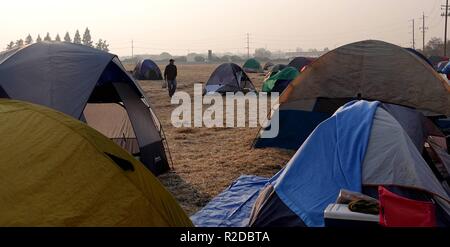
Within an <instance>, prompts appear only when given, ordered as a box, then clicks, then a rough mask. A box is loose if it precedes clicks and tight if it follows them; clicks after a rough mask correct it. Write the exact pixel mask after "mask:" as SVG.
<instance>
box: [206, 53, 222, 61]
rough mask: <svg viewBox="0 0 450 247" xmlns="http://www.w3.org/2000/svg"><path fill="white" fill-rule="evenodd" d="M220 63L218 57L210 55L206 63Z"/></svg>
mask: <svg viewBox="0 0 450 247" xmlns="http://www.w3.org/2000/svg"><path fill="white" fill-rule="evenodd" d="M220 61H221V60H220V58H219V57H218V56H216V55H212V56H211V60H210V61H208V62H220Z"/></svg>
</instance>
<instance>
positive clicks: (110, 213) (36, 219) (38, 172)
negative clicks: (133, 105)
mask: <svg viewBox="0 0 450 247" xmlns="http://www.w3.org/2000/svg"><path fill="white" fill-rule="evenodd" d="M0 121H1V124H0V136H1V141H0V226H192V222H191V221H190V220H189V218H188V216H187V215H186V214H185V212H184V211H183V210H182V209H181V207H180V206H179V205H178V203H177V202H176V201H175V199H174V198H173V197H172V196H171V195H170V193H169V192H168V191H166V190H165V189H164V187H163V186H162V185H161V184H160V182H159V181H158V180H157V179H156V178H155V177H154V176H153V175H152V174H151V173H150V172H149V171H148V169H146V168H145V167H144V166H143V165H142V164H141V163H140V162H139V161H137V160H136V159H135V158H133V157H132V156H131V155H130V154H128V152H126V151H125V150H123V149H122V148H120V147H119V146H117V145H116V144H114V143H113V142H112V141H110V140H109V139H108V138H106V137H104V136H103V135H102V134H100V133H99V132H97V131H96V130H94V129H92V128H90V127H89V126H87V125H85V124H83V123H81V122H79V121H77V120H74V119H72V118H70V117H68V116H66V115H64V114H62V113H59V112H56V111H53V110H50V109H48V108H45V107H42V106H37V105H33V104H28V103H23V102H19V101H13V100H0Z"/></svg>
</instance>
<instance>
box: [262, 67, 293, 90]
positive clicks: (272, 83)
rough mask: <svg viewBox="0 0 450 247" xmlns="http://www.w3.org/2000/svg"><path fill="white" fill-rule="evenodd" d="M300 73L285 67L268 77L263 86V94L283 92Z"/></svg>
mask: <svg viewBox="0 0 450 247" xmlns="http://www.w3.org/2000/svg"><path fill="white" fill-rule="evenodd" d="M299 74H300V73H299V72H298V70H297V69H296V68H293V67H286V68H284V69H283V70H281V71H280V72H278V73H276V74H274V75H272V76H270V77H269V78H268V79H267V80H266V81H265V82H264V84H263V87H262V91H263V92H279V93H281V92H283V90H284V89H285V88H286V87H287V85H289V83H290V82H291V81H292V80H294V79H295V78H296V77H297V76H298V75H299Z"/></svg>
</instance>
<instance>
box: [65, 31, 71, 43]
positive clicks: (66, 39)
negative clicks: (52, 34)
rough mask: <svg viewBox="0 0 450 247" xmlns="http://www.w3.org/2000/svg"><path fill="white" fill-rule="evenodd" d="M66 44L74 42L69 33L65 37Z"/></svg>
mask: <svg viewBox="0 0 450 247" xmlns="http://www.w3.org/2000/svg"><path fill="white" fill-rule="evenodd" d="M64 42H67V43H70V42H72V39H71V38H70V34H69V32H66V35H64Z"/></svg>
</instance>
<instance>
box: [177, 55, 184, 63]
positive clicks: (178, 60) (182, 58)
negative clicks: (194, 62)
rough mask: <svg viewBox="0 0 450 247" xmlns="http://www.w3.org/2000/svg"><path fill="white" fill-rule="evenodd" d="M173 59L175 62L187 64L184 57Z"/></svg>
mask: <svg viewBox="0 0 450 247" xmlns="http://www.w3.org/2000/svg"><path fill="white" fill-rule="evenodd" d="M174 59H175V61H177V62H183V63H186V62H187V57H186V56H178V57H174Z"/></svg>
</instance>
